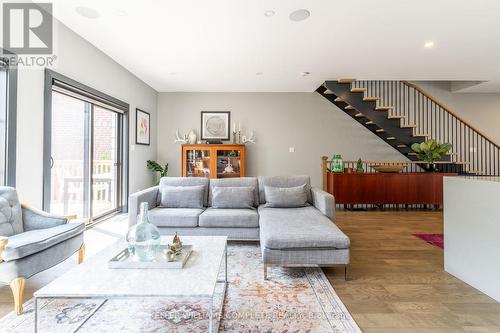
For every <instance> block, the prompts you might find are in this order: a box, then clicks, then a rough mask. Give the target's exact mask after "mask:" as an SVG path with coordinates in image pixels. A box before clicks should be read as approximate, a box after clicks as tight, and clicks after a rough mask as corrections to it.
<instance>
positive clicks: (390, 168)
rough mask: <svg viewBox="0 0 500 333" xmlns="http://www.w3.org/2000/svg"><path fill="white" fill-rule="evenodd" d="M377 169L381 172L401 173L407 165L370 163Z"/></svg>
mask: <svg viewBox="0 0 500 333" xmlns="http://www.w3.org/2000/svg"><path fill="white" fill-rule="evenodd" d="M370 167H372V168H373V169H374V170H375V171H377V172H381V173H399V172H401V171H403V169H404V168H405V167H406V165H370Z"/></svg>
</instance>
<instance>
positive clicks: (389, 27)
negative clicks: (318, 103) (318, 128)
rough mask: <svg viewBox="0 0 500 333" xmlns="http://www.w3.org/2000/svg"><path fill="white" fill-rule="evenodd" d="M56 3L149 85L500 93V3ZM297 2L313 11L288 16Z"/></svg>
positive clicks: (66, 18) (59, 12)
mask: <svg viewBox="0 0 500 333" xmlns="http://www.w3.org/2000/svg"><path fill="white" fill-rule="evenodd" d="M53 2H54V4H55V5H54V12H55V16H56V17H57V18H58V19H59V20H61V21H62V22H63V23H64V24H65V25H67V26H68V27H69V28H71V29H72V30H74V31H75V32H76V33H78V34H79V35H81V36H83V37H84V38H85V39H87V40H88V41H90V42H91V43H92V44H94V45H95V46H96V47H98V48H99V49H101V50H102V51H103V52H105V53H106V54H108V55H109V56H110V57H112V58H113V59H115V60H116V61H117V62H118V63H120V64H121V65H123V66H124V67H126V68H127V69H128V70H130V71H131V72H132V73H134V74H135V75H137V76H138V77H139V78H141V79H142V80H144V81H145V82H146V83H148V84H149V85H151V86H152V87H153V88H154V89H156V90H157V91H314V90H315V89H316V88H317V87H318V86H319V85H320V84H321V83H322V82H323V81H325V80H327V79H335V78H339V77H354V78H358V79H406V80H462V81H464V80H465V81H489V82H485V83H482V84H480V85H477V86H474V87H473V88H470V89H471V91H472V90H473V91H476V92H477V91H485V92H486V91H488V92H492V91H500V1H498V0H474V1H470V0H419V1H415V0H378V1H373V0H349V1H347V0H344V1H340V0H309V1H306V0H267V1H266V0H260V1H257V0H219V1H214V0H199V1H195V0H183V1H173V0H162V1H160V0H141V1H139V0H133V1H132V0H105V1H104V0H54V1H53ZM78 6H88V7H91V8H93V9H95V10H97V11H98V12H99V14H100V17H99V18H98V19H87V18H84V17H82V16H80V15H79V14H77V13H76V11H75V8H76V7H78ZM301 8H305V9H308V10H309V11H310V12H311V16H310V18H309V19H308V20H305V21H302V22H292V21H290V19H289V17H288V16H289V14H290V13H291V12H292V11H294V10H296V9H301ZM267 10H273V11H275V12H276V14H275V15H274V16H272V17H266V16H264V12H266V11H267ZM120 12H121V14H123V12H125V13H126V15H120ZM429 40H432V41H434V42H435V47H434V48H432V49H426V48H424V47H423V45H424V43H425V42H426V41H429ZM303 71H308V72H311V74H310V75H309V76H307V77H302V76H301V75H300V73H301V72H303ZM257 72H262V73H263V75H256V73H257ZM483 85H484V87H485V88H484V89H482V88H481V87H482V86H483Z"/></svg>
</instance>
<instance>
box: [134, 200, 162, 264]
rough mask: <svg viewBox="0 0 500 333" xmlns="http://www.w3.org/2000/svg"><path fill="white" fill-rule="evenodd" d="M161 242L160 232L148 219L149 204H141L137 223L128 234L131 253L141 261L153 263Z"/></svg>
mask: <svg viewBox="0 0 500 333" xmlns="http://www.w3.org/2000/svg"><path fill="white" fill-rule="evenodd" d="M160 241H161V238H160V231H159V230H158V228H157V227H156V226H155V225H154V224H152V223H150V222H149V219H148V203H147V202H141V206H140V213H139V216H138V218H137V223H136V224H135V225H133V226H131V227H130V229H129V230H128V232H127V244H128V249H129V252H130V253H132V254H133V255H134V256H135V258H136V259H137V260H139V261H152V260H154V259H155V258H156V256H157V254H158V251H159V247H160Z"/></svg>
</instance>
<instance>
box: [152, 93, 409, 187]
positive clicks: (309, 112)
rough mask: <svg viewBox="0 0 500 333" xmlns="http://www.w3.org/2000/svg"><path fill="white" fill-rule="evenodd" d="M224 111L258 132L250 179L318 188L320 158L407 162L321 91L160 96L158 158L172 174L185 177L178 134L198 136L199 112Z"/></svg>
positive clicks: (249, 167) (251, 152) (249, 164)
mask: <svg viewBox="0 0 500 333" xmlns="http://www.w3.org/2000/svg"><path fill="white" fill-rule="evenodd" d="M226 110H228V111H231V122H233V121H236V122H239V121H241V122H242V124H243V125H244V132H247V133H248V131H249V130H251V129H253V130H255V134H256V136H257V144H256V145H248V158H247V165H246V167H247V175H248V176H261V175H288V174H308V175H310V176H311V179H312V182H313V185H315V186H320V185H321V160H320V158H321V156H322V155H327V156H331V155H332V154H333V153H337V154H342V156H343V158H344V159H358V158H359V157H361V158H363V159H391V160H401V159H404V157H403V156H402V155H401V154H400V153H398V152H397V151H396V150H394V149H393V148H392V147H390V146H389V145H388V144H386V143H385V142H384V141H382V140H381V139H379V138H378V137H377V136H375V135H374V134H373V133H371V132H370V131H368V130H367V129H365V128H364V127H363V126H361V125H360V124H359V123H357V122H356V121H354V120H353V119H352V118H350V117H349V116H348V115H347V114H345V113H344V112H343V111H341V110H339V109H338V108H337V107H336V106H334V105H333V104H332V103H330V102H329V101H327V100H326V99H325V98H323V97H321V96H320V95H318V94H317V93H160V94H159V98H158V129H159V131H158V158H159V160H160V161H161V162H168V163H169V166H170V172H169V175H171V176H179V175H180V174H181V147H180V145H179V144H173V141H174V135H175V130H176V129H177V128H178V129H179V130H180V132H181V134H185V133H187V132H189V130H190V129H195V131H196V132H197V133H198V134H199V131H200V111H226ZM231 126H232V125H231ZM289 147H295V153H289V150H288V149H289Z"/></svg>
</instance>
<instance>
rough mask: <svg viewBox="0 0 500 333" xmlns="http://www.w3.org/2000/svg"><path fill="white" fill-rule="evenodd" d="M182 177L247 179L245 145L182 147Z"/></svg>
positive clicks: (186, 145)
mask: <svg viewBox="0 0 500 333" xmlns="http://www.w3.org/2000/svg"><path fill="white" fill-rule="evenodd" d="M182 176H183V177H206V178H232V177H245V145H242V144H214V145H208V144H202V145H191V144H184V145H182Z"/></svg>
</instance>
